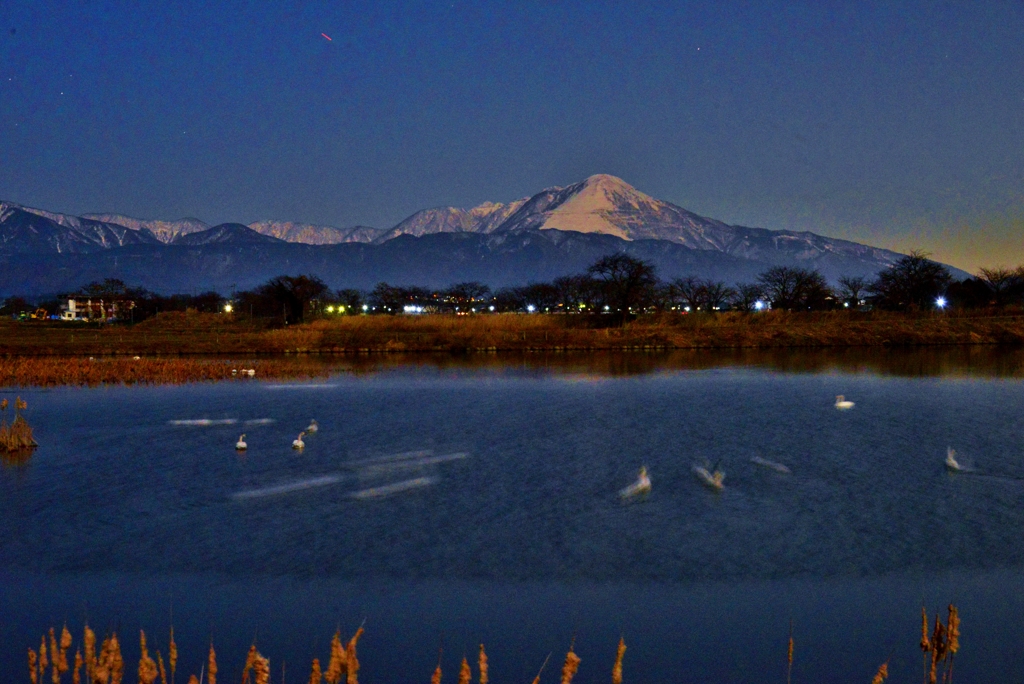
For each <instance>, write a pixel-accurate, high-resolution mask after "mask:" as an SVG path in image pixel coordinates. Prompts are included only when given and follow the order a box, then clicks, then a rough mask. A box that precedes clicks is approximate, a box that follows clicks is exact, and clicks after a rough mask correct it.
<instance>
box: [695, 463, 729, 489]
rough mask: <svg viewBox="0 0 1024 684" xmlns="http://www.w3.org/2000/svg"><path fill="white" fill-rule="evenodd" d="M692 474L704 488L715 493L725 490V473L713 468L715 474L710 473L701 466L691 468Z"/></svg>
mask: <svg viewBox="0 0 1024 684" xmlns="http://www.w3.org/2000/svg"><path fill="white" fill-rule="evenodd" d="M693 472H694V474H696V475H697V479H698V480H700V481H701V482H702V483H703V484H704V485H705V486H707V487H710V488H711V489H714V490H715V491H716V492H720V491H722V490H723V489H725V483H724V480H725V473H723V472H722V471H721V470H719V469H718V468H715V472H714V473H711V472H708V469H707V468H704V467H703V466H693Z"/></svg>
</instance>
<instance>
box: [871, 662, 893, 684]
mask: <svg viewBox="0 0 1024 684" xmlns="http://www.w3.org/2000/svg"><path fill="white" fill-rule="evenodd" d="M888 676H889V661H888V660H887V661H885V662H884V663H882V666H881V667H879V668H878V672H876V673H875V677H874V679H872V680H871V684H882V682H884V681H885V679H886V677H888Z"/></svg>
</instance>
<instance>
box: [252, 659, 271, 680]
mask: <svg viewBox="0 0 1024 684" xmlns="http://www.w3.org/2000/svg"><path fill="white" fill-rule="evenodd" d="M252 672H253V675H254V677H255V680H256V684H270V659H269V658H264V657H263V656H262V655H260V654H259V653H257V654H256V662H255V663H253V666H252Z"/></svg>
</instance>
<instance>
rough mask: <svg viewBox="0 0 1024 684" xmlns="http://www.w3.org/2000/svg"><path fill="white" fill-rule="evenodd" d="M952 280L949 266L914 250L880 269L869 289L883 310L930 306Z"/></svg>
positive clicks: (933, 304) (925, 253) (926, 307)
mask: <svg viewBox="0 0 1024 684" xmlns="http://www.w3.org/2000/svg"><path fill="white" fill-rule="evenodd" d="M952 280H953V277H952V276H951V275H950V273H949V269H947V268H946V267H945V266H943V265H942V264H940V263H937V262H935V261H932V260H931V259H929V258H928V254H927V252H922V251H920V250H914V251H912V252H911V253H910V254H908V255H906V256H904V257H901V258H900V259H899V261H897V262H896V263H895V264H893V265H892V267H891V268H889V269H887V270H884V271H882V272H880V273H879V274H878V277H877V278H876V279H875V281H874V282H873V283H871V286H870V288H869V290H870V292H871V293H872V294H873V298H874V300H875V303H876V304H877V305H878V306H879V307H881V308H883V309H897V310H905V309H913V308H917V309H930V308H932V307H933V306H935V301H936V298H938V297H939V295H941V294H943V293H944V292H945V291H946V288H947V287H948V286H949V284H950V282H951V281H952Z"/></svg>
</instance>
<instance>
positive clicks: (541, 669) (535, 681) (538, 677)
mask: <svg viewBox="0 0 1024 684" xmlns="http://www.w3.org/2000/svg"><path fill="white" fill-rule="evenodd" d="M549 660H551V654H550V653H548V657H547V658H545V659H544V662H543V663H541V664H540V669H539V670H537V676H536V677H534V678H533V684H540V673H541V672H543V671H544V668H545V667H546V666H547V664H548V661H549Z"/></svg>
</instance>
